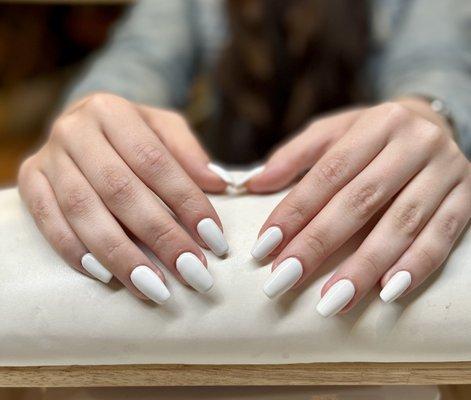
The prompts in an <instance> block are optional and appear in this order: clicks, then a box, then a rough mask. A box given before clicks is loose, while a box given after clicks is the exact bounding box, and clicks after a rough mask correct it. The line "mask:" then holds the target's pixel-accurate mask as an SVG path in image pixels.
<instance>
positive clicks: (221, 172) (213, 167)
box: [208, 163, 234, 186]
mask: <svg viewBox="0 0 471 400" xmlns="http://www.w3.org/2000/svg"><path fill="white" fill-rule="evenodd" d="M208 169H209V170H210V171H211V172H214V173H215V174H216V175H217V176H219V178H221V179H222V180H223V181H224V182H226V183H227V184H228V185H231V186H232V185H234V178H233V177H232V175H231V174H230V172H229V171H228V170H227V169H225V168H223V167H221V166H220V165H218V164H214V163H209V164H208Z"/></svg>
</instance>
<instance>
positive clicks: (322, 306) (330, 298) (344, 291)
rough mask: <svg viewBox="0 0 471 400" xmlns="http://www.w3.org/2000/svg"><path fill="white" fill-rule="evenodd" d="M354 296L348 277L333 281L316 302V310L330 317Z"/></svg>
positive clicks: (353, 289) (353, 287)
mask: <svg viewBox="0 0 471 400" xmlns="http://www.w3.org/2000/svg"><path fill="white" fill-rule="evenodd" d="M353 296H355V286H353V283H352V281H350V280H348V279H341V280H339V281H337V282H335V283H334V284H333V285H332V286H331V287H330V289H329V290H328V292H327V293H326V294H325V295H324V297H323V298H322V299H321V300H320V301H319V303H318V304H317V307H316V310H317V312H318V313H319V314H320V315H322V316H323V317H331V316H332V315H335V314H337V313H338V312H339V311H340V310H342V309H343V308H344V307H345V306H346V305H347V304H348V303H349V302H350V300H351V299H352V298H353Z"/></svg>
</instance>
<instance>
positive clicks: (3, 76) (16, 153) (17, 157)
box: [0, 0, 126, 187]
mask: <svg viewBox="0 0 471 400" xmlns="http://www.w3.org/2000/svg"><path fill="white" fill-rule="evenodd" d="M58 3H60V4H58ZM122 3H123V1H106V2H103V0H102V1H92V0H87V1H77V0H74V1H70V2H67V1H60V2H58V1H54V2H51V1H49V2H47V1H38V0H36V1H32V2H31V1H30V2H13V1H10V2H0V187H3V186H6V185H11V184H14V182H15V179H16V173H17V170H18V166H19V164H20V163H21V160H22V159H23V158H25V157H26V155H27V154H29V153H31V152H33V150H34V149H35V148H36V147H37V146H38V144H39V142H40V141H41V140H42V138H43V137H44V134H45V132H46V129H47V125H48V123H49V121H50V119H51V118H52V116H53V114H54V112H57V107H58V105H59V102H60V98H61V94H62V92H63V90H64V88H65V86H66V85H67V82H68V81H69V80H70V78H71V77H72V76H73V75H74V73H75V72H77V70H78V69H79V68H80V65H81V63H82V62H83V61H84V59H85V58H86V57H87V56H88V55H89V54H90V53H91V52H92V51H94V50H95V49H97V48H99V47H100V46H101V45H102V44H103V43H104V41H105V40H106V37H107V34H108V32H109V29H110V27H111V26H112V24H113V22H115V21H116V19H117V18H119V16H120V15H121V13H122V12H123V10H124V9H125V7H126V5H123V4H122Z"/></svg>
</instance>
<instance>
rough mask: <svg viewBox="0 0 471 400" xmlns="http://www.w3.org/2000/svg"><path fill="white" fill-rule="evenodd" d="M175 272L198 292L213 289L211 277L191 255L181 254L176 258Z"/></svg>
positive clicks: (197, 259) (198, 260) (196, 258)
mask: <svg viewBox="0 0 471 400" xmlns="http://www.w3.org/2000/svg"><path fill="white" fill-rule="evenodd" d="M176 267H177V271H178V272H180V275H181V276H182V277H183V279H184V280H185V281H186V282H187V283H188V284H189V285H190V286H191V287H193V288H194V289H196V290H197V291H198V292H201V293H204V292H207V291H208V290H209V289H211V288H212V287H213V277H212V276H211V274H210V273H209V271H208V269H207V268H206V267H205V266H204V264H203V263H202V262H201V261H200V259H199V258H198V257H196V256H195V255H194V254H193V253H183V254H180V256H179V257H178V258H177V262H176Z"/></svg>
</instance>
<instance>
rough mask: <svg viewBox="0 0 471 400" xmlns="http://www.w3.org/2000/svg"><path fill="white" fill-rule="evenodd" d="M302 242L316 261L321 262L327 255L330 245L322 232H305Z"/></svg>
mask: <svg viewBox="0 0 471 400" xmlns="http://www.w3.org/2000/svg"><path fill="white" fill-rule="evenodd" d="M304 241H305V243H306V246H307V247H308V248H309V250H310V251H311V252H312V254H313V255H314V257H315V259H316V260H323V259H325V258H326V257H327V256H328V255H329V252H330V249H331V245H330V243H329V241H328V239H327V237H326V235H325V234H322V232H320V231H318V230H310V231H308V232H306V235H305V238H304Z"/></svg>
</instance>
